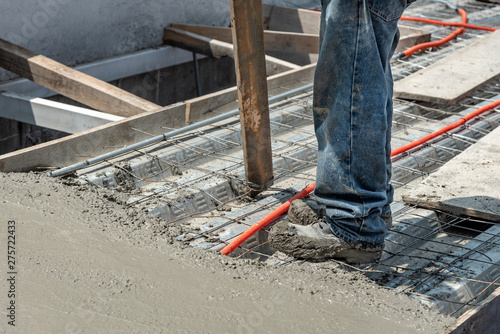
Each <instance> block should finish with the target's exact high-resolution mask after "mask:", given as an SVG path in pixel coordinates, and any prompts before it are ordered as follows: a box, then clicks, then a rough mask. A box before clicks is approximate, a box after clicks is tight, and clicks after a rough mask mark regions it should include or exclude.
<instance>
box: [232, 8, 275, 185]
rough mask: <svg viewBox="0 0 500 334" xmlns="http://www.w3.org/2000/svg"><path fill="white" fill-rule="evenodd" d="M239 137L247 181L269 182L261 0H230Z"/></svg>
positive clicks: (267, 121) (271, 160)
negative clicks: (240, 138)
mask: <svg viewBox="0 0 500 334" xmlns="http://www.w3.org/2000/svg"><path fill="white" fill-rule="evenodd" d="M229 4H230V7H231V25H232V31H233V44H234V62H235V67H236V81H237V86H238V102H239V106H240V123H241V137H242V142H243V158H244V161H245V175H246V179H247V181H249V182H251V183H253V184H255V185H256V187H254V190H255V191H256V192H259V191H262V190H265V189H266V188H268V187H269V186H271V184H272V180H273V178H274V176H273V157H272V150H271V124H270V119H269V103H268V96H267V80H266V61H265V52H264V32H263V26H262V1H261V0H230V1H229Z"/></svg>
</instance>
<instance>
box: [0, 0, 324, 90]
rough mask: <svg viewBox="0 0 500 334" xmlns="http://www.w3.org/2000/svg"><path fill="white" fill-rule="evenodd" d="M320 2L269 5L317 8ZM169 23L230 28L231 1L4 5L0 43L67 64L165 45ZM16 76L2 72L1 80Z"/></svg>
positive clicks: (19, 0)
mask: <svg viewBox="0 0 500 334" xmlns="http://www.w3.org/2000/svg"><path fill="white" fill-rule="evenodd" d="M319 1H320V0H264V3H268V4H277V5H281V6H288V7H301V8H313V7H317V6H318V5H319ZM170 23H188V24H203V25H213V26H227V25H228V24H229V1H228V0H114V1H112V0H0V38H3V39H6V40H8V41H11V42H13V43H16V44H19V45H21V46H23V47H25V48H27V49H29V50H32V51H35V52H37V53H40V54H43V55H46V56H48V57H51V58H53V59H55V60H57V61H60V62H62V63H64V64H66V65H70V66H73V65H75V64H79V63H84V62H89V61H93V60H96V59H102V58H106V57H110V56H114V55H118V54H122V53H128V52H131V51H135V50H140V49H143V48H149V47H152V46H156V45H159V44H161V41H162V32H163V28H164V27H166V26H168V25H169V24H170ZM12 77H13V75H12V74H10V73H8V72H6V71H4V70H0V81H4V80H7V79H10V78H12Z"/></svg>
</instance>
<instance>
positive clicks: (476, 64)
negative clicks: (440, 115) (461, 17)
mask: <svg viewBox="0 0 500 334" xmlns="http://www.w3.org/2000/svg"><path fill="white" fill-rule="evenodd" d="M498 54H500V31H495V32H492V33H489V34H488V35H486V36H485V37H483V38H481V39H480V40H478V41H477V42H475V43H473V44H471V45H468V46H466V47H464V48H462V49H460V50H458V51H457V52H455V53H453V54H451V55H449V56H448V57H446V58H443V59H441V60H439V61H437V62H436V63H434V64H432V65H430V66H428V67H426V68H424V69H423V70H420V71H418V72H416V73H414V74H412V75H409V76H408V77H406V78H404V79H402V80H399V81H397V82H395V84H394V96H396V97H399V98H405V99H411V100H419V101H427V102H433V103H441V104H449V105H451V104H454V103H456V102H458V101H460V100H462V99H463V98H465V97H466V96H468V95H470V94H471V93H472V92H473V91H475V90H477V89H478V88H480V87H482V86H484V85H486V84H487V83H489V82H491V81H492V80H494V79H496V78H498V77H499V76H500V57H496V56H493V55H498Z"/></svg>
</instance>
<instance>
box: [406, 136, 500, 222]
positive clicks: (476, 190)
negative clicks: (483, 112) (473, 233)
mask: <svg viewBox="0 0 500 334" xmlns="http://www.w3.org/2000/svg"><path fill="white" fill-rule="evenodd" d="M499 143H500V128H497V129H495V130H494V131H492V132H491V133H489V134H488V135H486V136H485V137H483V138H482V139H481V140H479V141H478V142H477V143H475V144H474V145H472V146H471V147H469V148H468V149H466V150H465V151H464V152H462V153H461V154H459V155H458V156H456V157H455V158H453V159H452V160H450V161H449V162H448V163H446V164H445V165H444V166H442V167H441V168H440V169H439V170H438V171H437V172H435V173H433V174H431V175H430V176H428V177H427V178H426V179H425V180H424V181H423V182H422V183H421V184H420V185H419V186H417V187H415V188H413V189H411V190H409V191H407V192H406V193H404V194H403V195H402V197H403V200H404V201H405V202H406V203H409V204H414V205H418V206H421V207H424V208H428V209H439V210H443V211H447V212H451V213H452V214H454V215H457V216H471V217H475V218H480V219H486V220H490V221H494V222H500V145H499Z"/></svg>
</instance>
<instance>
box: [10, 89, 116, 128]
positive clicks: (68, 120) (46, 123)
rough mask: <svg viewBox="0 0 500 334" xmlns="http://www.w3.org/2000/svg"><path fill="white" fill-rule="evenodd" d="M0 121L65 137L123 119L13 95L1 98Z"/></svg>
mask: <svg viewBox="0 0 500 334" xmlns="http://www.w3.org/2000/svg"><path fill="white" fill-rule="evenodd" d="M0 117H3V118H8V119H13V120H16V121H18V122H23V123H28V124H33V125H38V126H43V127H46V128H49V129H54V130H58V131H63V132H66V133H77V132H80V131H84V130H88V129H92V128H95V127H97V126H100V125H104V124H107V123H110V122H114V121H119V120H122V119H123V117H121V116H115V115H110V114H106V113H102V112H99V111H95V110H90V109H85V108H80V107H75V106H72V105H69V104H65V103H60V102H55V101H50V100H45V99H41V98H31V97H29V96H24V95H19V94H15V93H2V94H0Z"/></svg>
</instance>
